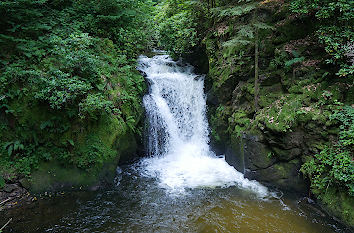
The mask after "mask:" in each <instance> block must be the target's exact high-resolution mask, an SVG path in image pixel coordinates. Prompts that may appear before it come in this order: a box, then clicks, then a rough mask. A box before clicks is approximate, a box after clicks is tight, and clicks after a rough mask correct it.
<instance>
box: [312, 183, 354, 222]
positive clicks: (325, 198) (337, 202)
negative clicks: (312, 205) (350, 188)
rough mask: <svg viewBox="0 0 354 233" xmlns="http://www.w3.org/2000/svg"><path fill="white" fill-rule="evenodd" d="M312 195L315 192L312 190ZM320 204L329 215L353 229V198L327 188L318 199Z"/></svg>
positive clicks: (332, 188)
mask: <svg viewBox="0 0 354 233" xmlns="http://www.w3.org/2000/svg"><path fill="white" fill-rule="evenodd" d="M314 193H316V191H315V190H314ZM320 201H321V204H322V205H323V207H324V208H325V209H326V210H327V211H328V212H329V213H330V214H331V215H334V216H336V217H338V218H339V219H340V220H342V221H343V222H344V223H345V224H347V225H349V226H350V227H354V197H353V196H349V195H348V194H346V193H345V192H341V191H339V190H337V189H335V188H334V187H329V188H328V189H327V190H326V192H325V193H324V194H322V195H321V197H320Z"/></svg>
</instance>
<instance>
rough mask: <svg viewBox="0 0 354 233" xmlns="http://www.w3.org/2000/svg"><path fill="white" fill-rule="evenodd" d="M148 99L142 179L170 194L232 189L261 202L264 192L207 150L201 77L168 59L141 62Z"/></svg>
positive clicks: (151, 59)
mask: <svg viewBox="0 0 354 233" xmlns="http://www.w3.org/2000/svg"><path fill="white" fill-rule="evenodd" d="M138 69H139V70H140V71H142V72H144V73H145V74H146V79H147V80H148V82H149V93H148V94H146V95H145V96H144V97H143V103H144V106H145V109H146V117H147V125H148V130H147V134H148V135H147V137H148V138H147V153H148V157H147V158H145V159H143V160H142V162H141V169H142V174H143V175H146V176H148V177H153V178H157V179H158V181H159V183H160V185H161V186H163V187H164V188H166V189H169V190H174V191H176V190H177V191H184V190H185V189H188V188H198V187H229V186H233V185H237V186H239V187H240V188H244V189H250V190H253V191H255V192H256V193H258V194H259V195H261V196H266V195H267V193H268V191H267V188H266V187H264V186H262V185H261V184H259V183H258V182H256V181H249V180H248V179H245V178H244V177H243V174H242V173H240V172H238V171H236V170H235V169H234V168H233V167H232V166H230V165H229V164H227V163H226V161H225V158H224V156H217V155H215V154H214V153H213V152H212V151H211V150H210V148H209V144H208V143H209V135H208V122H207V118H206V98H205V95H204V76H201V75H196V74H194V73H193V67H191V66H189V65H183V64H181V63H180V62H174V61H173V60H172V59H171V58H170V57H169V56H168V55H157V56H154V57H152V58H149V57H146V56H141V57H140V58H139V66H138Z"/></svg>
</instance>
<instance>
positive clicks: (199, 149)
mask: <svg viewBox="0 0 354 233" xmlns="http://www.w3.org/2000/svg"><path fill="white" fill-rule="evenodd" d="M138 69H139V70H140V71H141V72H143V73H145V75H146V80H147V82H148V83H149V92H148V93H147V94H146V95H145V96H144V98H143V103H144V106H145V109H146V124H147V135H148V137H147V139H146V145H147V155H146V157H145V158H142V159H140V160H139V161H137V162H135V163H134V164H131V165H125V166H121V167H118V168H117V177H116V185H115V187H112V188H111V189H109V190H100V191H95V192H93V191H92V192H71V193H67V194H63V195H59V196H56V197H54V198H47V199H43V200H39V201H37V202H35V203H34V204H32V205H28V206H25V207H23V208H18V209H12V210H9V211H7V212H6V213H5V216H0V220H1V222H2V221H3V219H2V218H3V217H5V218H4V219H7V218H9V217H13V218H14V222H13V223H12V224H11V225H10V226H9V227H8V228H7V230H8V232H29V233H30V232H144V233H145V232H244V233H251V232H282V233H283V232H311V233H315V232H321V233H326V232H350V230H349V229H346V228H345V227H344V226H343V225H341V224H340V223H338V222H336V221H334V220H333V219H332V218H331V217H329V216H328V215H326V214H325V213H324V212H323V211H321V210H320V209H319V208H318V207H317V206H316V205H315V204H313V203H312V204H310V203H308V202H307V201H306V199H303V197H302V196H300V195H298V194H291V193H283V192H281V191H279V190H275V189H270V188H267V187H265V186H263V185H262V184H260V183H258V182H257V181H253V180H248V179H246V178H244V176H243V174H242V173H240V172H238V171H236V170H235V169H234V168H233V167H232V166H230V165H228V164H227V163H226V161H225V158H224V156H222V155H216V154H214V153H213V152H212V150H211V149H210V148H209V136H208V131H209V129H208V123H207V119H206V100H205V94H204V77H203V76H201V75H196V74H194V73H193V67H191V66H189V65H185V64H182V63H181V62H175V61H173V60H172V59H171V58H170V57H169V56H167V55H157V56H154V57H152V58H149V57H145V56H141V57H140V58H139V66H138ZM5 232H6V231H5Z"/></svg>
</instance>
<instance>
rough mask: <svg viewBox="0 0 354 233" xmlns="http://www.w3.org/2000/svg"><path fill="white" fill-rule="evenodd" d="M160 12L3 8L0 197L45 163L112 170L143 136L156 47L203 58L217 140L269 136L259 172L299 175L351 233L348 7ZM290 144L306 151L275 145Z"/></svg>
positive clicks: (58, 0) (50, 5)
mask: <svg viewBox="0 0 354 233" xmlns="http://www.w3.org/2000/svg"><path fill="white" fill-rule="evenodd" d="M157 2H160V1H155V3H153V2H150V1H145V0H100V1H98V0H86V1H84V0H16V1H13V0H4V1H1V2H0V14H1V16H2V18H1V19H0V28H1V31H0V49H1V53H0V129H1V132H0V164H1V166H0V187H2V186H3V185H4V184H5V180H4V179H3V177H4V178H6V179H11V177H12V176H15V174H19V173H20V174H22V175H27V176H28V175H30V174H31V172H32V171H33V170H35V169H36V168H37V167H38V166H39V164H40V163H41V162H43V161H56V162H58V163H59V164H61V166H73V167H78V168H80V169H82V170H86V171H95V170H99V169H100V168H101V167H102V166H103V164H104V163H105V162H106V161H109V160H110V159H114V158H115V157H116V156H117V154H119V153H120V152H121V149H122V148H124V147H125V145H123V144H124V143H123V142H122V140H124V138H125V139H126V138H128V139H127V141H128V144H129V140H130V138H131V137H132V135H139V134H140V133H141V126H140V125H139V122H140V119H141V115H142V108H141V104H140V102H141V94H142V93H143V90H144V88H145V86H144V80H143V78H142V76H141V75H140V74H138V73H137V71H136V70H135V63H136V58H137V56H138V55H139V54H140V53H142V52H144V51H147V50H149V49H151V48H152V46H153V44H155V43H157V46H158V47H161V48H164V49H166V50H168V51H169V52H170V53H171V55H172V56H174V57H176V58H177V57H179V56H184V57H188V56H191V55H192V54H193V53H195V51H200V49H202V50H204V52H205V53H206V54H207V60H208V61H207V63H208V68H209V70H208V77H207V88H208V93H209V94H210V93H211V95H212V96H215V97H216V98H217V102H218V104H217V105H216V106H210V111H209V114H210V123H211V127H212V130H211V135H212V137H213V140H214V141H215V142H217V143H220V144H222V143H224V144H225V143H230V144H232V143H234V142H238V141H239V140H242V138H243V136H244V135H246V134H251V135H257V136H259V137H260V138H264V139H265V140H264V141H268V143H267V151H266V152H267V153H266V155H265V156H266V157H264V158H262V159H263V160H264V161H268V160H269V161H272V163H274V164H276V165H277V166H278V167H279V169H278V170H281V171H282V172H284V171H286V169H287V168H288V167H289V166H293V165H294V166H295V165H296V166H297V165H299V166H301V169H300V170H301V171H302V173H303V174H304V175H306V176H307V177H308V178H309V180H310V183H311V191H312V193H313V194H314V195H315V196H316V197H317V198H318V199H320V200H322V202H323V203H325V204H326V205H327V206H329V207H330V208H331V209H332V210H333V212H334V213H335V214H337V215H338V216H340V217H342V219H345V220H346V221H347V222H349V224H354V222H353V221H354V220H353V211H352V206H350V203H352V200H353V196H354V165H353V154H354V128H353V127H354V110H353V109H354V106H353V104H354V103H353V100H354V78H353V76H354V52H353V51H354V39H353V37H354V31H353V27H354V25H353V24H354V3H353V1H349V0H340V1H336V0H324V1H318V0H291V1H282V0H264V1H255V0H236V1H230V0H193V1H187V0H165V1H162V2H161V3H157ZM154 4H155V6H153V5H154ZM154 9H156V11H155V10H154ZM154 12H157V14H155V15H153V14H154ZM153 22H155V24H154V25H153ZM197 56H198V54H197ZM293 133H297V134H298V135H305V136H303V138H305V139H306V140H305V141H304V142H303V145H301V146H298V145H292V144H291V143H293V144H294V142H291V141H290V142H284V141H282V138H286V135H292V134H293ZM127 135H128V136H127ZM133 137H134V136H133ZM118 142H119V143H118ZM270 142H272V143H273V144H272V143H270ZM125 144H127V143H126V142H125ZM290 144H291V145H290ZM288 147H289V148H291V149H294V148H295V149H298V150H293V151H297V152H296V153H295V152H294V153H295V154H289V152H288V151H289V150H288ZM300 147H301V148H300ZM289 164H290V165H289ZM271 165H273V164H267V166H269V167H270V166H271ZM296 168H297V167H296ZM285 173H286V172H285ZM348 200H349V201H348ZM338 203H340V204H338ZM342 203H343V204H342ZM348 203H349V204H348Z"/></svg>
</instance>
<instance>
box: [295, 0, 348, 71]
mask: <svg viewBox="0 0 354 233" xmlns="http://www.w3.org/2000/svg"><path fill="white" fill-rule="evenodd" d="M291 9H292V11H293V12H296V13H300V14H304V15H309V14H312V15H313V14H314V15H315V17H316V19H318V20H319V26H318V30H317V36H318V39H319V41H320V42H321V43H323V45H324V46H325V50H326V52H327V53H328V54H329V55H330V58H329V59H327V62H328V63H331V64H335V65H338V66H339V67H340V68H339V71H338V72H337V75H339V76H343V77H353V74H354V65H353V44H354V30H353V22H354V2H353V1H337V0H324V1H320V2H319V1H317V0H293V1H292V2H291Z"/></svg>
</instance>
